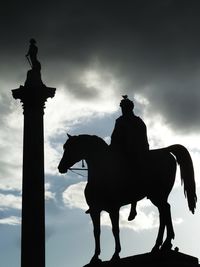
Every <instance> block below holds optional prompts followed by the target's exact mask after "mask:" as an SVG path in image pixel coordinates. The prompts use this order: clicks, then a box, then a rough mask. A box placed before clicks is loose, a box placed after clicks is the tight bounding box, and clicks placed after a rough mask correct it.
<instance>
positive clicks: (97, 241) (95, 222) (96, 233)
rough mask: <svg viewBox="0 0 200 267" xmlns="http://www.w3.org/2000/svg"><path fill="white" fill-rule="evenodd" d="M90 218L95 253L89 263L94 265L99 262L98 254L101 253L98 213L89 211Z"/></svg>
mask: <svg viewBox="0 0 200 267" xmlns="http://www.w3.org/2000/svg"><path fill="white" fill-rule="evenodd" d="M90 216H91V219H92V222H93V228H94V238H95V253H94V256H93V257H92V259H91V261H90V262H91V263H93V262H94V263H95V262H98V261H100V259H99V254H100V253H101V249H100V233H101V229H100V212H99V211H93V210H91V211H90Z"/></svg>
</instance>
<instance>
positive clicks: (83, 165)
mask: <svg viewBox="0 0 200 267" xmlns="http://www.w3.org/2000/svg"><path fill="white" fill-rule="evenodd" d="M83 168H85V164H84V160H83V159H82V168H69V170H70V171H71V172H73V173H75V174H78V175H80V176H82V177H86V176H85V175H83V174H80V173H78V172H76V171H88V169H83Z"/></svg>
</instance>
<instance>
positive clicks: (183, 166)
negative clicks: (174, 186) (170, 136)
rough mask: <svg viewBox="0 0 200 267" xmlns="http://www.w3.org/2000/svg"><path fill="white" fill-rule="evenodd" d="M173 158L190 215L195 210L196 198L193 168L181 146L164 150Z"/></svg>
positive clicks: (187, 152) (185, 150)
mask: <svg viewBox="0 0 200 267" xmlns="http://www.w3.org/2000/svg"><path fill="white" fill-rule="evenodd" d="M166 149H167V150H168V151H169V152H171V153H172V154H173V155H174V156H175V157H176V160H177V162H178V164H179V166H180V173H181V182H182V183H183V185H184V194H185V197H186V198H187V201H188V207H189V209H190V211H191V212H192V213H194V211H195V208H196V202H197V196H196V186H195V180H194V168H193V163H192V158H191V156H190V153H189V151H188V150H187V149H186V148H185V147H184V146H182V145H172V146H169V147H167V148H166Z"/></svg>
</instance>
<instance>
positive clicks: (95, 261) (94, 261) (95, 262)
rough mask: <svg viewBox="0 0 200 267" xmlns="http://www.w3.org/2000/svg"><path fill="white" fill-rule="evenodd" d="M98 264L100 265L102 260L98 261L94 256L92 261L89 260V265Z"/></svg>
mask: <svg viewBox="0 0 200 267" xmlns="http://www.w3.org/2000/svg"><path fill="white" fill-rule="evenodd" d="M99 263H102V260H101V259H99V257H96V256H93V257H92V259H91V260H90V264H91V265H92V264H95V265H96V264H99Z"/></svg>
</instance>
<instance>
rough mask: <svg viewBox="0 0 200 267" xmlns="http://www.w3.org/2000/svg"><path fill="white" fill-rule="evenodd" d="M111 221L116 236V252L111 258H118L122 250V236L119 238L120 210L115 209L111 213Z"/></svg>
mask: <svg viewBox="0 0 200 267" xmlns="http://www.w3.org/2000/svg"><path fill="white" fill-rule="evenodd" d="M109 215H110V219H111V223H112V231H113V235H114V238H115V253H114V254H113V256H112V259H111V260H118V259H119V258H120V257H119V253H120V251H121V245H120V238H119V210H115V211H112V212H110V213H109Z"/></svg>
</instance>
